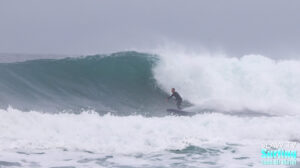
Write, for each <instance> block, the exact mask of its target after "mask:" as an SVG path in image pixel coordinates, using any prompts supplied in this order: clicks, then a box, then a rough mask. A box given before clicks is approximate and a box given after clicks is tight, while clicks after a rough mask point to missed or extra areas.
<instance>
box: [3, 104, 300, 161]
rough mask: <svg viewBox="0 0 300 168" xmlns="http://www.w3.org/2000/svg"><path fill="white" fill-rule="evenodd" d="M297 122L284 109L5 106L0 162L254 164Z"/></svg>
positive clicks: (290, 135)
mask: <svg viewBox="0 0 300 168" xmlns="http://www.w3.org/2000/svg"><path fill="white" fill-rule="evenodd" d="M12 123H13V124H12ZM299 127H300V118H299V117H289V116H286V117H255V118H249V117H237V116H228V115H223V114H203V115H196V116H193V117H175V116H166V117H150V118H149V117H143V116H123V117H121V116H112V115H104V116H101V115H99V114H98V113H96V112H91V111H90V112H84V113H81V114H70V113H68V114H67V113H60V114H49V113H41V112H34V111H31V112H22V111H19V110H16V109H13V108H8V109H7V110H0V132H1V134H0V151H1V154H2V158H1V159H2V160H4V161H5V164H19V165H26V166H28V167H30V164H32V163H35V164H39V165H40V166H41V167H47V166H48V167H49V166H50V165H51V166H55V165H56V166H70V165H72V166H74V167H85V166H95V165H94V164H96V165H97V164H98V165H102V166H104V167H122V166H125V165H126V164H129V163H130V165H131V166H133V167H134V166H142V167H153V166H155V165H156V166H157V165H160V166H161V167H164V165H166V164H168V165H172V167H193V166H200V165H202V166H204V167H214V166H216V165H218V166H224V165H226V167H228V165H230V164H231V165H232V166H234V165H235V166H238V167H241V166H245V165H248V166H249V167H251V166H254V167H260V166H261V164H260V159H259V157H260V153H259V151H260V149H261V147H262V145H264V144H265V143H268V142H270V143H272V142H274V140H276V142H290V141H293V142H295V141H296V142H299V141H300V139H299V137H300V134H299V131H298V129H297V128H299ZM258 130H259V131H258ZM298 147H299V146H297V148H298ZM70 158H71V160H70ZM22 160H27V162H23V161H22ZM166 162H168V163H166ZM1 163H2V162H1ZM1 163H0V165H1ZM31 166H32V165H31ZM37 167H39V166H37Z"/></svg>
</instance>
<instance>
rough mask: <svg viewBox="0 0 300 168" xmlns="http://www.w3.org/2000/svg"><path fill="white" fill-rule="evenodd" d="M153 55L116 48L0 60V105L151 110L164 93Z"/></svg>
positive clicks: (132, 110) (129, 110)
mask: <svg viewBox="0 0 300 168" xmlns="http://www.w3.org/2000/svg"><path fill="white" fill-rule="evenodd" d="M156 61H157V58H155V56H153V55H149V54H142V53H137V52H121V53H115V54H111V55H95V56H87V57H82V58H66V59H58V60H55V59H43V60H32V61H26V62H19V63H2V64H0V76H1V81H0V90H1V92H0V101H1V106H2V107H7V106H9V105H10V106H13V107H15V108H19V109H22V110H42V111H62V110H72V111H80V110H81V109H88V108H91V109H96V110H97V111H98V112H100V113H101V112H107V111H109V112H118V113H120V114H126V113H129V112H130V113H133V112H138V113H140V112H144V113H145V112H149V111H156V109H157V108H159V107H160V106H163V104H162V101H161V100H162V99H163V96H165V95H164V93H163V92H162V91H161V90H160V89H159V88H157V87H156V84H155V80H154V78H153V75H152V68H153V66H154V65H155V62H156ZM163 103H164V102H163ZM154 104H155V105H156V106H155V107H153V105H154ZM159 109H162V108H159Z"/></svg>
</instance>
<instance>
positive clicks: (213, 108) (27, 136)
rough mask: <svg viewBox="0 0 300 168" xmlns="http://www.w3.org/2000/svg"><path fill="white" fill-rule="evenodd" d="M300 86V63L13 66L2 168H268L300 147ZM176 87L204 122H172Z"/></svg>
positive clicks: (107, 57)
mask: <svg viewBox="0 0 300 168" xmlns="http://www.w3.org/2000/svg"><path fill="white" fill-rule="evenodd" d="M299 86H300V61H298V60H273V59H271V58H268V57H265V56H262V55H246V56H242V57H239V58H238V57H228V56H225V55H222V54H210V53H202V54H196V53H186V52H178V51H176V52H174V51H169V50H168V51H159V52H157V53H155V54H149V53H140V52H119V53H113V54H102V55H93V56H84V57H77V58H63V59H41V60H39V59H33V60H27V61H23V60H22V61H20V62H10V63H7V62H3V63H0V90H1V92H0V107H1V109H0V167H64V168H66V167H172V168H173V167H266V165H263V164H262V163H261V149H262V148H263V146H264V145H265V144H273V143H297V144H298V143H300V132H299V128H300V115H299V110H300V89H299ZM173 87H175V88H176V90H177V91H178V92H179V93H180V94H181V95H182V97H183V99H184V103H183V106H184V108H185V109H186V110H188V111H193V112H201V114H198V115H195V116H191V117H186V116H172V115H169V114H168V113H167V112H166V111H165V109H167V108H174V106H175V105H174V103H173V102H172V101H171V102H165V98H166V96H168V95H169V92H170V88H173ZM253 114H255V115H253ZM299 149H300V145H299V144H298V145H297V146H296V149H295V150H297V151H299ZM297 160H298V161H299V157H298V158H297ZM269 167H270V166H269ZM277 167H289V166H285V165H281V166H277Z"/></svg>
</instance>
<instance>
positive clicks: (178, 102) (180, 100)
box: [168, 92, 182, 109]
mask: <svg viewBox="0 0 300 168" xmlns="http://www.w3.org/2000/svg"><path fill="white" fill-rule="evenodd" d="M173 96H174V97H175V99H176V105H177V108H178V109H181V107H180V106H181V103H182V98H181V96H180V95H179V94H178V93H177V92H174V93H172V95H171V96H169V97H168V99H171V98H172V97H173Z"/></svg>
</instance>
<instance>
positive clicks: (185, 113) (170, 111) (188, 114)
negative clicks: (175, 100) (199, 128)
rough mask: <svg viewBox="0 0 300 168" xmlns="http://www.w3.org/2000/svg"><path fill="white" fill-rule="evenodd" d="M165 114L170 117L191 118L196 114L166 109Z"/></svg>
mask: <svg viewBox="0 0 300 168" xmlns="http://www.w3.org/2000/svg"><path fill="white" fill-rule="evenodd" d="M167 112H168V113H170V114H172V115H178V116H193V115H195V114H196V113H194V112H188V111H183V110H178V109H167Z"/></svg>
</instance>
